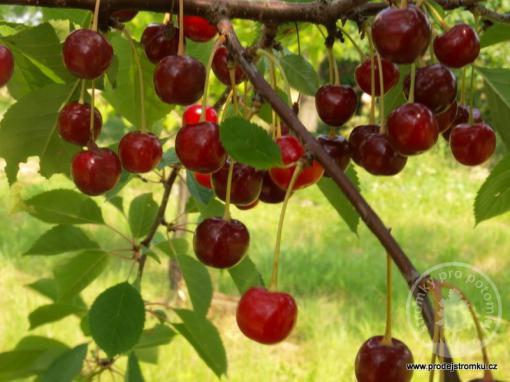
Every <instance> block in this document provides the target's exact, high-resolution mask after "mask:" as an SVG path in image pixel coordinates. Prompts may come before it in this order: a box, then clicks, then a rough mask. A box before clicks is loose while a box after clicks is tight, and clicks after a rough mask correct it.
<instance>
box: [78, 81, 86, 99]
mask: <svg viewBox="0 0 510 382" xmlns="http://www.w3.org/2000/svg"><path fill="white" fill-rule="evenodd" d="M85 91H86V89H85V80H81V90H80V100H79V102H80V103H81V104H83V103H85Z"/></svg>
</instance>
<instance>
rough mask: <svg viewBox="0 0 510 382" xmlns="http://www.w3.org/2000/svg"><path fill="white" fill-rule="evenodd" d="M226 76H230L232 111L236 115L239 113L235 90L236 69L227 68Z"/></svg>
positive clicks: (237, 96)
mask: <svg viewBox="0 0 510 382" xmlns="http://www.w3.org/2000/svg"><path fill="white" fill-rule="evenodd" d="M228 76H229V78H230V87H231V88H232V101H233V102H232V103H233V105H234V112H235V113H236V115H240V110H239V95H238V92H237V85H236V71H235V69H229V70H228Z"/></svg>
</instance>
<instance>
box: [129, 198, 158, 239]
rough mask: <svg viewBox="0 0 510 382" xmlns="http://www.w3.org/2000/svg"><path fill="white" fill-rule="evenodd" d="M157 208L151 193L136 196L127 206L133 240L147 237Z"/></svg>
mask: <svg viewBox="0 0 510 382" xmlns="http://www.w3.org/2000/svg"><path fill="white" fill-rule="evenodd" d="M158 209H159V206H158V204H157V203H156V202H155V201H154V199H153V198H152V194H151V193H147V194H143V195H140V196H137V197H136V198H134V199H133V201H132V202H131V205H130V206H129V216H128V220H129V226H130V227H131V233H132V234H133V236H134V237H135V238H139V237H142V236H145V235H147V233H148V232H149V230H150V228H151V225H152V223H153V222H154V219H155V218H156V215H157V214H158Z"/></svg>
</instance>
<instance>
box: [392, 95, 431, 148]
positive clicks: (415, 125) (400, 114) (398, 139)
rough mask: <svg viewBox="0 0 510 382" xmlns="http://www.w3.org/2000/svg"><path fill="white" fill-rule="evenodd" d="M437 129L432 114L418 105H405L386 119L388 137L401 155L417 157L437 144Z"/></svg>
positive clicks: (424, 107)
mask: <svg viewBox="0 0 510 382" xmlns="http://www.w3.org/2000/svg"><path fill="white" fill-rule="evenodd" d="M438 135H439V128H438V126H437V121H436V118H435V117H434V114H432V112H431V111H430V109H429V108H427V107H426V106H424V105H422V104H419V103H407V104H405V105H403V106H401V107H399V108H398V109H397V110H395V111H393V112H392V113H391V114H390V116H389V117H388V136H389V137H390V141H391V143H393V146H394V147H395V148H396V149H397V150H398V151H399V152H400V153H401V154H403V155H417V154H420V153H422V152H424V151H427V150H428V149H430V148H431V147H432V146H434V144H435V143H436V142H437V137H438Z"/></svg>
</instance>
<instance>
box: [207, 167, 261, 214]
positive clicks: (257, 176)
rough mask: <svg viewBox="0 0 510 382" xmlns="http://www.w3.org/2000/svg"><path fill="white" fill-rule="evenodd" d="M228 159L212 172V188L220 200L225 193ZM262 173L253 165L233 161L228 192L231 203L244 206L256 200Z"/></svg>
mask: <svg viewBox="0 0 510 382" xmlns="http://www.w3.org/2000/svg"><path fill="white" fill-rule="evenodd" d="M229 167H230V163H229V161H227V163H225V166H223V168H222V169H221V170H219V171H217V172H215V173H214V174H212V185H213V190H214V192H215V193H216V195H217V196H218V198H220V199H221V200H225V198H226V195H227V180H228V170H229ZM262 179H263V173H262V172H261V171H259V170H256V169H254V168H253V167H250V166H247V165H245V164H241V163H234V172H233V173H232V188H231V192H230V201H231V202H232V204H236V205H240V206H246V205H249V204H252V203H254V202H255V201H256V200H258V198H259V195H260V192H261V190H262Z"/></svg>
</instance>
